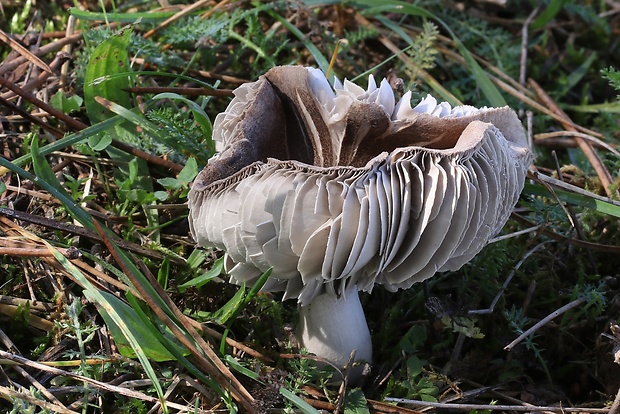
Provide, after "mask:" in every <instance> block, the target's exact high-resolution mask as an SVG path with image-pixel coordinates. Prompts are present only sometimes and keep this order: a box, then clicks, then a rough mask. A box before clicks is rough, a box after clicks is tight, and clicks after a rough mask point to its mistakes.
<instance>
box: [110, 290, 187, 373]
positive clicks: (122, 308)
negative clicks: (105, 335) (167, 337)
mask: <svg viewBox="0 0 620 414" xmlns="http://www.w3.org/2000/svg"><path fill="white" fill-rule="evenodd" d="M100 294H101V295H102V296H103V297H104V299H105V300H107V301H108V303H109V308H107V309H106V308H104V307H100V308H99V314H100V315H101V317H102V318H103V320H104V321H105V323H106V325H107V326H108V328H109V329H110V333H111V334H112V337H113V338H114V342H116V345H117V346H118V350H119V352H120V353H121V355H123V356H125V357H127V358H135V357H136V352H135V351H134V349H133V348H132V347H131V345H130V343H129V341H128V340H127V339H126V337H125V335H124V333H123V331H125V332H126V331H129V332H131V334H132V335H133V336H134V337H135V339H136V340H137V341H138V342H139V343H140V346H141V347H142V350H143V351H144V354H145V355H146V356H147V357H148V358H150V359H152V360H154V361H157V362H161V361H173V360H175V359H176V358H175V357H174V356H173V355H172V354H171V353H170V352H169V351H168V350H167V349H166V348H165V347H164V346H163V345H162V344H161V342H159V341H158V340H157V339H156V338H155V337H154V336H153V334H152V333H151V331H150V330H149V329H148V328H147V327H146V325H145V324H144V323H143V321H142V320H141V319H140V317H139V316H138V315H137V314H136V311H135V310H133V309H132V308H131V307H130V306H128V305H127V304H126V303H125V302H123V301H121V300H120V299H119V298H117V297H116V296H113V295H111V294H109V293H106V292H100ZM108 309H109V311H110V312H114V313H115V314H116V315H117V316H118V317H119V318H120V319H121V321H122V323H123V324H124V325H125V326H124V327H123V328H124V329H121V327H120V326H119V325H118V324H117V323H116V321H115V319H116V318H112V317H111V316H110V314H109V313H108ZM177 346H178V347H179V352H181V353H184V354H186V355H187V354H189V352H188V351H187V349H185V348H183V347H182V346H181V345H177Z"/></svg>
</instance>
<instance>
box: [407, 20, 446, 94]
mask: <svg viewBox="0 0 620 414" xmlns="http://www.w3.org/2000/svg"><path fill="white" fill-rule="evenodd" d="M438 36H439V30H438V29H437V26H436V25H435V24H434V23H432V22H430V21H428V20H425V21H424V23H423V24H422V32H420V34H419V35H417V36H416V37H415V38H414V40H413V43H412V44H411V45H410V48H409V49H408V50H407V55H408V56H409V58H410V59H411V60H412V62H413V64H414V66H413V67H414V69H409V66H407V68H408V69H407V76H408V78H409V79H410V80H411V82H416V80H417V79H418V76H419V75H420V70H429V69H432V68H434V67H435V59H437V56H438V55H439V51H438V50H437V45H436V42H437V37H438ZM405 89H406V90H410V89H413V84H412V83H410V84H409V85H407V86H406V88H405Z"/></svg>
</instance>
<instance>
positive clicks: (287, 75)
mask: <svg viewBox="0 0 620 414" xmlns="http://www.w3.org/2000/svg"><path fill="white" fill-rule="evenodd" d="M234 94H235V97H234V99H233V100H232V102H231V103H230V105H229V106H228V108H227V109H226V111H225V112H223V113H221V114H219V115H218V116H217V118H216V119H215V123H214V129H213V138H214V140H215V141H216V145H217V148H218V151H219V153H218V154H217V155H215V156H214V157H213V158H212V159H211V160H210V161H209V163H208V164H207V166H206V167H205V168H204V170H203V171H202V172H201V173H200V174H199V175H198V177H197V178H196V180H195V181H194V183H193V186H192V189H191V191H190V193H189V209H190V215H189V223H190V230H191V234H192V236H193V237H194V239H195V240H196V242H197V243H198V244H199V245H201V246H211V247H216V248H218V249H222V250H224V251H225V265H224V266H225V270H226V272H227V273H228V274H229V275H230V279H231V281H232V282H235V283H241V282H245V283H248V284H252V283H253V282H254V281H255V280H256V279H257V278H258V277H259V276H260V275H261V274H262V273H263V272H265V271H266V270H268V269H269V268H272V269H273V270H272V274H271V277H270V278H269V280H268V281H267V283H266V284H265V285H264V287H263V290H265V291H284V295H283V300H285V299H295V300H297V302H298V305H299V309H300V321H299V325H298V328H297V335H298V339H299V340H300V341H301V343H302V345H303V346H304V347H305V348H306V349H307V350H308V351H309V352H311V353H314V354H316V355H317V356H319V357H322V358H324V359H325V360H327V361H329V362H331V363H332V364H334V365H336V366H339V367H343V366H345V364H346V363H347V361H348V359H349V357H350V354H351V352H352V351H353V350H356V359H357V360H360V361H368V362H370V361H371V357H372V345H371V337H370V333H369V330H368V327H367V324H366V319H365V317H364V312H363V309H362V306H361V304H360V300H359V296H358V291H360V290H361V291H367V292H370V291H371V290H372V288H373V286H374V285H375V284H379V285H383V286H384V287H385V288H386V289H388V290H389V291H395V290H397V289H407V288H409V287H410V286H412V285H413V284H414V283H416V282H421V281H423V280H425V279H427V278H429V277H431V276H432V275H433V274H435V273H436V272H443V271H448V270H456V269H459V268H460V267H461V266H463V265H464V264H465V263H467V262H468V261H469V260H471V259H472V258H473V257H474V256H475V255H476V254H477V253H478V252H480V250H481V249H482V248H483V247H484V246H485V244H486V243H487V242H488V240H489V239H490V238H491V237H492V236H494V235H495V234H496V233H498V232H499V231H500V230H501V229H502V227H503V226H504V224H505V223H506V221H507V220H508V217H509V215H510V213H511V211H512V209H513V207H514V205H515V204H516V202H517V200H518V198H519V195H520V193H521V190H522V189H523V185H524V181H525V174H526V170H527V167H528V166H529V164H530V162H531V159H532V156H531V152H530V151H529V149H528V146H527V141H526V137H525V134H524V131H523V127H522V125H521V122H520V121H519V119H518V117H517V115H516V114H515V112H514V111H513V110H511V109H510V108H508V107H504V108H482V109H477V108H474V107H472V106H457V107H454V108H452V107H451V106H450V105H449V104H448V103H446V102H442V103H437V101H436V100H435V99H434V98H433V97H431V96H430V95H429V96H427V97H426V98H424V99H423V100H422V101H421V102H420V103H419V104H418V105H417V106H415V107H413V108H412V107H411V103H410V101H411V92H407V93H405V94H404V95H403V96H402V98H401V99H400V100H399V101H398V103H396V99H395V97H394V92H393V91H392V89H391V88H390V86H389V84H388V82H387V81H386V80H383V81H382V82H381V83H380V85H379V86H377V84H376V82H375V81H374V79H373V77H372V76H370V78H369V82H368V88H367V89H366V90H364V89H363V88H361V87H359V86H357V85H355V84H353V83H351V82H349V81H347V80H345V81H344V83H340V82H339V81H336V85H335V87H334V89H332V87H331V86H330V84H329V83H328V81H327V80H326V78H325V76H324V75H323V73H322V72H321V71H319V70H318V69H313V68H306V67H300V66H280V67H275V68H273V69H271V70H270V71H269V72H267V73H266V74H265V75H263V76H261V77H260V78H259V79H258V81H256V82H253V83H246V84H244V85H242V86H240V87H239V88H238V89H236V90H235V92H234Z"/></svg>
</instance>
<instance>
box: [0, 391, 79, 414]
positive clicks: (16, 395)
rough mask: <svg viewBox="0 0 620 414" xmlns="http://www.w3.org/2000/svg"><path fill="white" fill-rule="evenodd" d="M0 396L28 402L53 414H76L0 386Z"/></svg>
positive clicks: (25, 393) (62, 407)
mask: <svg viewBox="0 0 620 414" xmlns="http://www.w3.org/2000/svg"><path fill="white" fill-rule="evenodd" d="M0 395H2V396H3V397H6V398H7V399H9V398H15V399H18V400H25V401H28V402H29V403H30V404H33V405H36V406H37V407H41V408H44V409H46V410H49V411H50V412H53V413H59V414H78V413H77V412H75V411H71V410H69V409H67V408H66V407H65V406H63V405H58V404H53V403H50V402H47V401H44V400H40V399H39V398H36V397H33V396H32V395H30V393H27V392H19V391H15V390H12V389H10V388H6V387H3V386H0Z"/></svg>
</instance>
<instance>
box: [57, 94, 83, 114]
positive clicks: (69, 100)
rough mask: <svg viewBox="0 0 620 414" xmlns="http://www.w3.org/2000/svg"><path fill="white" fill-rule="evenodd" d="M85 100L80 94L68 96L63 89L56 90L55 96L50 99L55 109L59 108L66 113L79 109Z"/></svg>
mask: <svg viewBox="0 0 620 414" xmlns="http://www.w3.org/2000/svg"><path fill="white" fill-rule="evenodd" d="M83 102H84V100H83V99H82V98H81V97H80V96H79V95H73V96H71V97H67V95H65V92H64V91H63V90H60V91H58V92H56V93H55V94H54V96H52V99H50V104H51V105H52V106H53V107H54V108H55V109H58V110H59V111H62V112H63V113H65V114H69V113H71V112H73V111H79V110H80V106H82V103H83Z"/></svg>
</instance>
